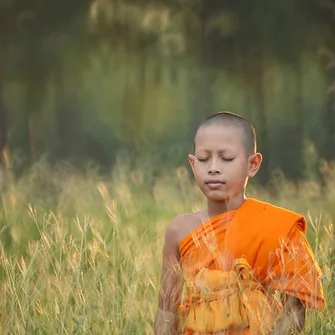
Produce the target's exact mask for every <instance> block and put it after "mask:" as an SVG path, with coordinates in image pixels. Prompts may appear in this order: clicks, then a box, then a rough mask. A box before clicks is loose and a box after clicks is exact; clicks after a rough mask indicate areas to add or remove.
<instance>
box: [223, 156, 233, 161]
mask: <svg viewBox="0 0 335 335" xmlns="http://www.w3.org/2000/svg"><path fill="white" fill-rule="evenodd" d="M234 159H235V158H224V157H222V160H223V161H225V162H232V161H233V160H234Z"/></svg>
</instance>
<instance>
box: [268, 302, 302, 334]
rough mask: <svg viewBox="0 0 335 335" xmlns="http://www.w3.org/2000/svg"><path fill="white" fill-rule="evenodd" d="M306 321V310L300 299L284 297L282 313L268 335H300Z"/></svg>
mask: <svg viewBox="0 0 335 335" xmlns="http://www.w3.org/2000/svg"><path fill="white" fill-rule="evenodd" d="M305 320H306V308H305V305H304V303H303V301H301V300H300V299H297V298H295V297H292V296H285V303H284V306H283V312H282V314H281V316H280V318H279V320H278V321H277V323H276V325H275V329H274V330H273V331H272V332H271V333H270V335H288V334H300V333H301V332H302V331H303V328H304V325H305Z"/></svg>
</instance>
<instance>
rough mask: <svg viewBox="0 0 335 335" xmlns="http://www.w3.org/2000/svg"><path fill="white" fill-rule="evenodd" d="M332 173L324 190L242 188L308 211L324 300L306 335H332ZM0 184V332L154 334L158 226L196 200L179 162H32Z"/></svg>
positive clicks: (279, 180)
mask: <svg viewBox="0 0 335 335" xmlns="http://www.w3.org/2000/svg"><path fill="white" fill-rule="evenodd" d="M334 171H335V169H333V168H331V167H328V170H326V171H325V174H326V177H327V178H328V179H327V183H326V186H325V187H321V186H320V185H319V184H318V183H317V182H315V181H308V182H305V183H300V184H299V185H294V184H293V183H290V182H288V181H286V180H285V179H284V178H283V177H282V176H279V177H278V176H277V177H276V179H275V180H274V187H273V188H272V189H271V191H270V190H265V189H261V188H258V187H256V186H254V185H250V194H249V196H255V197H258V198H260V199H262V200H270V201H273V202H274V203H276V204H278V205H282V206H286V207H288V208H290V209H292V210H296V211H299V212H302V213H303V214H305V215H306V217H307V218H308V224H309V226H308V238H309V240H310V242H311V244H312V245H313V248H314V251H315V255H316V258H317V260H318V262H319V264H320V266H321V268H322V269H323V271H324V278H323V280H324V288H325V294H326V298H327V302H328V307H327V309H326V310H325V311H324V312H323V313H316V312H309V314H308V321H307V325H306V330H305V334H331V333H332V332H333V333H335V328H334V327H335V303H334V301H335V297H334V295H335V286H334V284H333V283H332V278H333V276H334V271H335V265H334V256H335V252H334V244H335V242H334V228H333V220H334V217H335V212H334V207H333V204H334V203H335V202H334V201H335V193H334V191H333V190H334V189H335V173H334ZM0 183H1V212H0V221H1V227H2V229H1V235H0V240H1V245H0V255H1V257H0V279H1V282H0V285H1V286H0V296H1V300H0V311H1V320H0V326H1V334H116V335H120V334H127V335H128V334H132V333H134V334H153V330H152V324H153V319H154V315H155V310H156V304H157V294H158V290H159V276H160V264H161V249H162V243H163V237H164V231H165V227H166V225H167V223H168V221H169V220H171V219H172V218H173V216H175V215H176V214H178V213H180V212H187V211H192V210H195V209H197V208H199V207H200V206H202V205H203V198H202V196H201V194H200V192H199V191H198V190H197V188H196V186H195V185H194V183H193V181H192V180H190V179H189V178H188V173H187V169H186V168H184V167H180V168H178V169H176V170H172V171H170V173H166V174H164V175H162V176H157V177H153V174H152V173H151V169H150V165H149V164H148V166H146V165H145V164H143V165H139V166H137V167H135V168H133V169H131V168H130V166H129V164H127V162H123V161H122V162H119V164H118V165H117V168H116V169H114V170H113V173H111V174H110V175H106V176H104V177H102V176H99V174H98V173H97V169H96V168H95V167H94V166H89V167H88V168H87V169H86V170H82V171H76V170H74V169H73V168H72V167H71V166H66V165H63V166H62V167H50V166H49V165H48V164H46V163H45V162H40V163H39V164H37V165H36V166H34V167H33V168H32V169H31V170H30V171H29V172H27V173H26V174H25V175H24V177H22V178H14V177H13V175H12V173H11V171H10V169H8V168H7V169H3V170H1V175H0Z"/></svg>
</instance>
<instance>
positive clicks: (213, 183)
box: [205, 179, 225, 186]
mask: <svg viewBox="0 0 335 335" xmlns="http://www.w3.org/2000/svg"><path fill="white" fill-rule="evenodd" d="M205 184H206V185H210V186H219V185H224V184H225V182H224V181H222V180H218V179H212V180H207V181H206V182H205Z"/></svg>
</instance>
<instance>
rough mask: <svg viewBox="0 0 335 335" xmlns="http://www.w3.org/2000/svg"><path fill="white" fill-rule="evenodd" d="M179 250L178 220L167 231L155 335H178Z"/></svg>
mask: <svg viewBox="0 0 335 335" xmlns="http://www.w3.org/2000/svg"><path fill="white" fill-rule="evenodd" d="M179 258H180V257H179V249H178V219H174V220H173V221H171V223H170V224H169V226H168V227H167V229H166V233H165V241H164V247H163V264H162V275H161V285H160V294H159V302H158V310H157V314H156V318H155V323H154V329H155V335H176V334H177V332H178V318H177V306H179V304H180V295H181V285H182V280H181V273H180V265H179Z"/></svg>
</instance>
